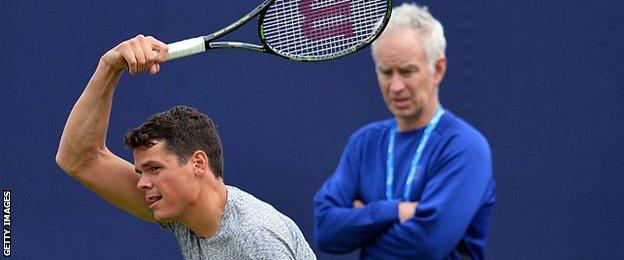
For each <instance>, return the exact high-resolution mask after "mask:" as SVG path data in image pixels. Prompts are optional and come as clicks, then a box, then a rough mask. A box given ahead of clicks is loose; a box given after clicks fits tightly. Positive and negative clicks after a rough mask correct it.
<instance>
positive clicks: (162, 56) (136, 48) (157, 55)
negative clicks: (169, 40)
mask: <svg viewBox="0 0 624 260" xmlns="http://www.w3.org/2000/svg"><path fill="white" fill-rule="evenodd" d="M167 51H168V48H167V45H166V44H164V43H162V42H161V41H159V40H157V39H156V38H154V37H152V36H143V35H140V34H139V35H137V36H136V37H134V38H132V39H129V40H127V41H124V42H122V43H120V44H119V45H117V46H115V48H113V49H111V50H109V51H108V52H107V53H106V54H104V56H102V58H101V59H100V61H101V62H102V63H103V64H104V65H106V66H109V67H110V68H111V69H113V70H114V71H122V70H124V69H126V68H128V71H129V72H130V74H132V75H136V74H139V73H141V72H144V71H146V70H147V71H149V72H150V73H151V74H152V75H155V74H156V73H158V71H160V65H159V64H160V63H163V62H165V60H166V58H167Z"/></svg>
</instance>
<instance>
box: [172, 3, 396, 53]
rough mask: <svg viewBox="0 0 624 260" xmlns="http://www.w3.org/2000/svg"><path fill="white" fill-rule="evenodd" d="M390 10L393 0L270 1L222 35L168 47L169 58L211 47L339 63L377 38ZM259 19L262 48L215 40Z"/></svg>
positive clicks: (219, 32) (203, 37)
mask: <svg viewBox="0 0 624 260" xmlns="http://www.w3.org/2000/svg"><path fill="white" fill-rule="evenodd" d="M391 12H392V0H266V1H265V2H264V3H262V4H261V5H259V6H258V7H256V8H255V9H254V10H252V11H251V12H249V13H248V14H247V15H245V16H243V17H242V18H240V19H238V20H237V21H236V22H234V23H232V24H230V25H228V26H226V27H224V28H223V29H221V30H219V31H216V32H214V33H212V34H210V35H207V36H200V37H197V38H191V39H187V40H183V41H179V42H175V43H171V44H168V45H167V46H168V47H169V53H168V55H167V60H174V59H178V58H182V57H186V56H190V55H194V54H198V53H202V52H205V51H207V50H210V49H244V50H251V51H257V52H262V53H268V54H274V55H277V56H281V57H284V58H288V59H290V60H294V61H323V60H331V59H336V58H340V57H343V56H346V55H349V54H351V53H354V52H356V51H358V50H360V49H362V48H364V47H366V46H367V45H369V44H370V43H371V42H372V41H373V40H375V39H376V38H377V37H378V36H379V34H381V32H382V31H383V29H384V28H385V27H386V23H387V22H388V20H389V19H390V13H391ZM258 15H259V18H258V36H259V37H260V41H261V42H262V45H257V44H250V43H243V42H230V41H227V42H217V41H215V40H217V39H219V38H221V37H223V36H224V35H226V34H228V33H230V32H232V31H234V30H236V29H237V28H239V27H241V26H243V25H244V24H245V23H247V22H248V21H250V20H251V19H252V18H254V17H255V16H258Z"/></svg>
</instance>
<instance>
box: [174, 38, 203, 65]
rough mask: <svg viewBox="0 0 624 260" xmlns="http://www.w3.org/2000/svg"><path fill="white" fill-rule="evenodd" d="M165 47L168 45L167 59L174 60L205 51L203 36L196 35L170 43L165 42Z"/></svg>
mask: <svg viewBox="0 0 624 260" xmlns="http://www.w3.org/2000/svg"><path fill="white" fill-rule="evenodd" d="M167 47H169V52H168V53H167V60H174V59H177V58H182V57H186V56H189V55H193V54H197V53H201V52H205V51H206V46H205V45H204V37H197V38H192V39H188V40H183V41H179V42H174V43H171V44H167Z"/></svg>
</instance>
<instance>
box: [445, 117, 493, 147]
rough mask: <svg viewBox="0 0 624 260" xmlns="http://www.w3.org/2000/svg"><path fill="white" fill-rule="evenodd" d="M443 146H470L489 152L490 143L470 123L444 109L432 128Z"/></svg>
mask: <svg viewBox="0 0 624 260" xmlns="http://www.w3.org/2000/svg"><path fill="white" fill-rule="evenodd" d="M434 131H435V133H436V134H438V135H439V136H440V137H441V138H442V141H443V143H444V144H445V146H459V147H464V148H472V149H477V150H481V151H483V152H487V153H489V151H490V145H489V143H488V141H487V139H486V138H485V136H484V135H483V134H482V133H481V132H480V131H479V130H477V129H476V128H475V127H474V126H472V125H471V124H470V123H468V122H466V121H464V120H463V119H462V118H460V117H458V116H456V115H455V114H453V113H452V112H450V111H446V112H445V113H444V115H443V117H442V119H441V121H440V124H439V125H438V127H437V128H436V129H435V130H434Z"/></svg>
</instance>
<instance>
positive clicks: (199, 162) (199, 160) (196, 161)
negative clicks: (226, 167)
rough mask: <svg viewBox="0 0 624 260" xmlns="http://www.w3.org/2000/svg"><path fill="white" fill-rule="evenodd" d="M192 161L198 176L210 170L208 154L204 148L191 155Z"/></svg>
mask: <svg viewBox="0 0 624 260" xmlns="http://www.w3.org/2000/svg"><path fill="white" fill-rule="evenodd" d="M190 163H192V164H193V171H194V173H195V175H196V176H199V175H203V174H206V172H207V171H208V169H209V167H208V163H209V161H208V155H206V152H204V151H202V150H197V151H195V152H194V153H193V155H191V158H190Z"/></svg>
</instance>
